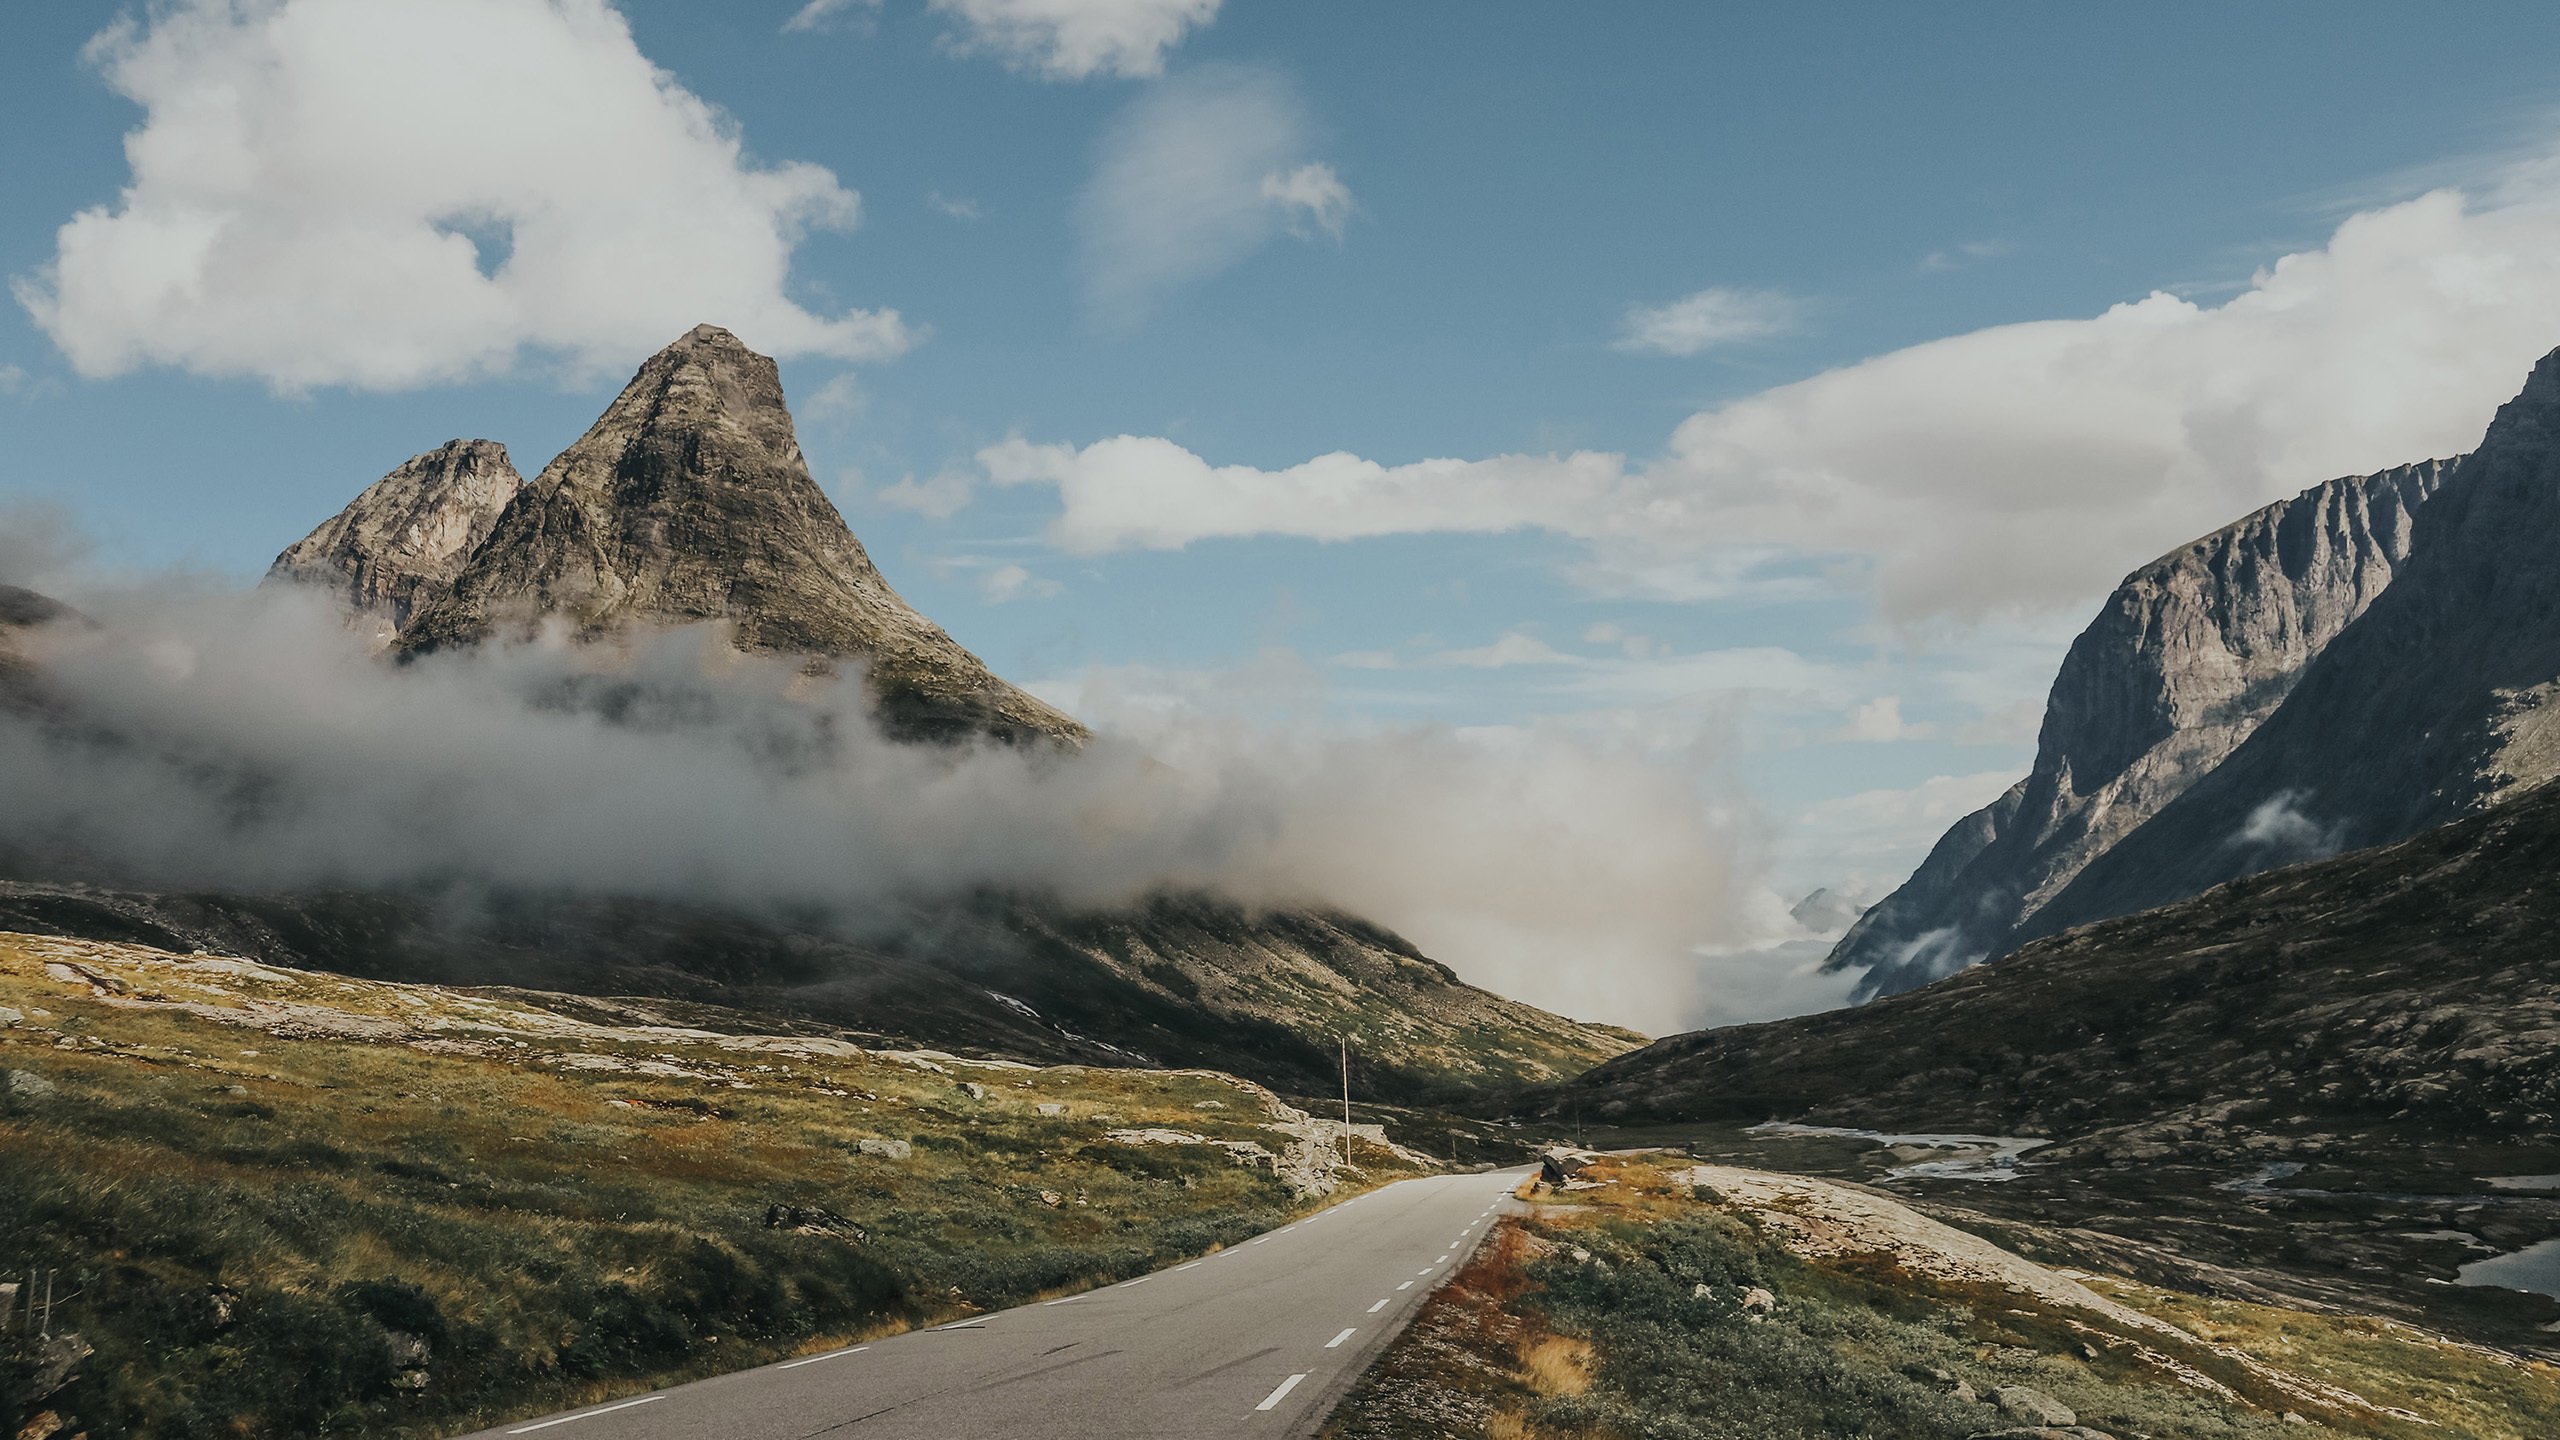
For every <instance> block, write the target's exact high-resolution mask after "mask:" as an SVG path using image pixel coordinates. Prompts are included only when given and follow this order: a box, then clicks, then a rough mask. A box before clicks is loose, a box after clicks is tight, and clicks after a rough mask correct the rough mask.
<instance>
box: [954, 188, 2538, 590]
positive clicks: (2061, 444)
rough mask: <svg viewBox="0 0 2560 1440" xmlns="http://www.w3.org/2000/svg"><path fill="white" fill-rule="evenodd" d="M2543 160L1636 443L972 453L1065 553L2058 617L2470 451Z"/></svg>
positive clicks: (1656, 324) (2507, 331)
mask: <svg viewBox="0 0 2560 1440" xmlns="http://www.w3.org/2000/svg"><path fill="white" fill-rule="evenodd" d="M2554 169H2555V167H2550V166H2545V167H2540V168H2535V169H2526V170H2523V171H2521V172H2520V173H2519V176H2518V177H2517V178H2516V179H2514V180H2512V181H2511V182H2510V183H2507V184H2505V185H2502V186H2500V187H2498V188H2497V189H2495V190H2494V191H2492V192H2490V194H2489V198H2488V199H2487V200H2486V201H2485V202H2482V203H2477V204H2475V203H2473V202H2472V201H2470V200H2468V199H2466V197H2465V196H2464V195H2463V194H2462V193H2460V192H2457V191H2453V190H2441V191H2437V192H2434V193H2430V194H2427V195H2424V196H2421V197H2418V198H2416V199H2413V200H2409V201H2406V202H2403V203H2399V204H2394V205H2389V206H2385V207H2381V208H2377V209H2373V210H2369V211H2366V212H2363V213H2359V214H2356V215H2354V216H2351V217H2350V218H2348V219H2347V220H2346V221H2344V222H2343V223H2342V224H2341V225H2339V227H2338V228H2337V230H2336V231H2335V233H2334V234H2332V235H2331V236H2330V238H2329V240H2328V242H2327V244H2325V245H2324V246H2322V247H2321V248H2319V249H2316V250H2308V251H2304V252H2301V253H2299V254H2293V255H2288V256H2286V257H2284V258H2283V259H2281V260H2279V261H2277V262H2276V263H2275V264H2273V265H2271V266H2269V267H2267V268H2266V269H2265V270H2263V271H2261V272H2259V273H2258V274H2257V275H2255V276H2254V277H2252V279H2251V280H2250V282H2249V283H2248V285H2247V286H2246V287H2245V288H2244V289H2242V290H2241V291H2240V292H2239V293H2237V294H2235V295H2233V296H2231V297H2230V298H2228V299H2226V300H2224V301H2222V302H2220V303H2218V304H2202V303H2198V302H2196V301H2192V300H2188V299H2183V298H2180V297H2178V296H2175V295H2170V294H2166V293H2154V294H2152V295H2150V296H2147V297H2145V298H2143V299H2141V300H2137V301H2132V302H2129V303H2125V304H2121V305H2116V306H2113V307H2111V308H2109V309H2108V310H2106V311H2105V312H2103V313H2101V314H2098V315H2095V316H2090V317H2087V318H2083V319H2071V320H2050V321H2039V322H2033V323H2027V324H2015V325H2002V326H1995V327H1992V328H1990V329H1985V330H1979V331H1975V332H1972V333H1970V334H1964V335H1958V336H1954V337H1951V338H1948V339H1944V340H1937V341H1932V342H1929V343H1927V344H1922V345H1916V346H1912V347H1910V348H1907V349H1903V350H1897V351H1893V352H1891V353H1888V354H1885V355H1881V356H1877V357H1875V358H1873V359H1870V360H1867V361H1864V362H1861V363H1859V364H1855V365H1850V366H1846V367H1843V368H1841V369H1837V370H1832V371H1828V372H1825V373H1823V374H1819V375H1816V376H1813V377H1811V378H1809V379H1806V380H1802V381H1799V382H1796V383H1793V384H1789V385H1782V386H1779V387H1777V388H1775V389H1772V390H1768V391H1765V392H1762V393H1759V394H1756V395H1752V396H1749V397H1747V398H1744V399H1740V400H1736V401H1733V402H1731V403H1729V404H1724V405H1720V406H1717V407H1715V408H1713V409H1709V410H1705V411H1702V412H1700V413H1698V414H1695V415H1692V416H1691V417H1689V418H1688V419H1687V420H1686V421H1684V422H1682V423H1681V424H1680V425H1679V427H1678V428H1677V429H1676V430H1675V431H1674V432H1673V434H1672V435H1671V436H1670V438H1669V440H1668V442H1667V443H1666V445H1665V446H1664V447H1663V449H1662V450H1661V451H1660V452H1659V453H1658V454H1657V455H1655V456H1654V457H1653V458H1651V459H1649V460H1632V459H1630V458H1628V457H1626V456H1623V455H1618V454H1611V453H1600V452H1582V453H1576V454H1571V455H1552V454H1549V455H1534V454H1527V455H1498V456H1494V457H1491V458H1433V459H1424V460H1417V461H1411V462H1406V463H1399V464H1384V463H1380V462H1378V461H1374V460H1370V459H1365V458H1362V457H1359V456H1355V455H1349V454H1341V453H1335V454H1327V455H1321V456H1318V457H1316V458H1315V459H1312V460H1309V461H1307V462H1305V463H1303V464H1300V465H1296V466H1291V467H1288V468H1285V469H1278V470H1261V469H1255V468H1251V467H1246V466H1235V465H1219V464H1215V463H1213V462H1211V461H1210V460H1207V459H1205V458H1203V457H1201V456H1198V455H1195V454H1193V453H1192V452H1190V451H1188V450H1185V449H1183V448H1182V447H1181V446H1179V445H1176V444H1174V443H1173V442H1172V441H1169V440H1163V439H1156V438H1148V437H1138V436H1119V437H1115V438H1111V439H1106V440H1102V441H1100V442H1097V443H1094V444H1089V445H1084V446H1081V447H1077V446H1068V445H1054V444H1035V443H1029V442H1024V441H1015V442H1009V443H1007V444H1004V445H999V446H995V447H992V448H990V449H989V450H987V451H986V452H985V453H984V454H983V455H982V456H981V457H980V460H981V464H982V465H983V467H984V468H985V469H986V471H987V473H988V475H989V477H990V478H991V479H994V480H996V481H998V482H1001V483H1011V484H1035V483H1036V484H1046V485H1051V486H1054V487H1056V489H1057V491H1058V496H1059V501H1060V511H1059V514H1058V516H1057V518H1056V521H1055V522H1054V524H1053V525H1052V526H1051V527H1050V530H1049V534H1050V538H1051V540H1052V541H1053V542H1054V543H1055V544H1056V545H1058V546H1059V547H1060V548H1062V549H1066V550H1070V551H1074V552H1078V553H1094V552H1099V551H1108V550H1118V549H1132V548H1150V549H1175V548H1180V547H1182V546H1185V545H1189V544H1193V543H1196V542H1199V541H1204V540H1214V539H1221V538H1234V537H1242V536H1248V535H1290V536H1301V537H1306V538H1312V539H1319V540H1350V539H1358V538H1363V537H1369V536H1383V535H1405V534H1418V533H1425V532H1450V533H1476V534H1482V533H1494V532H1500V531H1508V530H1541V531H1546V532H1550V533H1553V534H1556V535H1560V536H1564V537H1568V538H1570V539H1573V540H1576V541H1579V542H1581V543H1582V544H1583V545H1584V546H1585V547H1586V550H1587V561H1586V563H1584V564H1583V565H1582V566H1581V567H1580V568H1579V569H1578V570H1577V572H1576V573H1577V575H1578V576H1579V577H1580V578H1581V579H1582V580H1584V581H1585V582H1586V583H1587V584H1588V585H1589V586H1590V587H1591V588H1593V589H1596V590H1601V591H1609V592H1616V593H1631V594H1643V595H1652V596H1657V597H1662V598H1696V597H1699V596H1703V595H1711V594H1718V593H1725V592H1728V591H1730V590H1732V589H1734V588H1736V586H1738V585H1742V584H1747V583H1750V582H1751V581H1752V579H1753V577H1754V576H1755V574H1758V573H1761V571H1762V570H1763V568H1764V567H1765V566H1766V565H1767V564H1768V563H1769V562H1771V561H1773V560H1774V561H1778V562H1792V563H1794V564H1796V565H1798V566H1799V567H1801V566H1802V564H1803V563H1805V562H1806V561H1807V560H1813V561H1819V562H1822V563H1825V564H1827V565H1829V566H1831V567H1832V568H1833V570H1834V573H1848V574H1852V575H1856V576H1860V577H1863V579H1862V581H1861V582H1860V583H1864V584H1869V585H1872V587H1873V588H1874V590H1875V592H1876V594H1877V596H1878V598H1879V600H1880V602H1881V605H1882V609H1883V613H1884V616H1885V619H1886V620H1887V622H1888V623H1889V624H1893V625H1896V626H1904V627H1918V626H1925V625H1930V624H1933V623H1937V622H1945V621H1953V622H1956V623H1961V624H1969V623H1973V622H1977V621H1980V620H1983V619H1986V618H1990V617H1995V616H2001V615H2012V616H2031V615H2048V614H2052V613H2055V612H2057V611H2071V610H2076V609H2079V608H2081V607H2083V606H2085V605H2086V604H2088V603H2089V602H2090V600H2091V599H2092V597H2094V596H2095V595H2097V594H2099V593H2102V592H2103V591H2104V590H2105V589H2106V588H2107V587H2108V586H2109V585H2111V584H2112V583H2114V582H2115V580H2116V579H2117V578H2118V577H2120V576H2121V575H2123V574H2124V573H2125V572H2127V571H2128V570H2130V569H2132V568H2133V567H2134V566H2136V565H2138V564H2140V563H2142V562H2143V561H2145V560H2148V559H2150V558H2151V557H2153V556H2155V555H2157V554H2160V553H2163V552H2165V551H2167V550H2169V549H2171V548H2173V547H2175V546H2177V545H2179V544H2183V543H2185V542H2186V541H2188V540H2190V539H2192V538H2194V537H2195V536H2196V535H2198V534H2202V533H2204V532H2205V531H2208V530H2210V529H2212V528H2214V527H2215V526H2218V525H2221V524H2224V523H2227V522H2228V521H2229V520H2230V519H2231V517H2233V516H2235V515H2239V514H2242V513H2245V512H2247V511H2249V510H2252V509H2254V508H2256V507H2258V506H2260V505H2263V504H2265V503H2267V502H2269V501H2271V500H2273V499H2275V498H2278V497H2280V496H2282V495H2286V494H2290V493H2293V492H2295V491H2298V490H2300V489H2303V488H2305V487H2307V486H2310V485H2313V484H2316V483H2319V482H2321V481H2323V480H2327V479H2330V478H2333V477H2335V476H2338V475H2346V474H2361V473H2367V472H2370V471H2373V470H2377V469H2380V468H2383V467H2385V466H2389V465H2394V464H2400V463H2404V462H2407V461H2412V460H2417V459H2423V458H2427V457H2430V456H2443V455H2450V454H2454V453H2458V452H2460V451H2462V450H2465V449H2467V448H2469V447H2470V446H2471V445H2472V444H2474V443H2476V441H2477V440H2478V438H2479V435H2480V432H2481V430H2482V429H2483V428H2484V427H2485V425H2486V424H2487V422H2488V419H2489V416H2490V414H2491V412H2492V411H2493V410H2494V409H2495V408H2496V407H2497V405H2498V404H2500V403H2501V402H2503V401H2504V400H2506V399H2507V398H2508V397H2509V396H2510V395H2512V394H2513V393H2514V392H2515V390H2516V388H2517V386H2518V385H2519V384H2520V383H2521V382H2522V380H2523V378H2524V375H2525V373H2526V371H2527V370H2528V369H2530V368H2531V366H2532V364H2533V362H2534V360H2535V359H2536V358H2537V357H2538V356H2540V355H2541V354H2542V353H2544V352H2545V351H2546V350H2548V349H2550V348H2551V347H2552V346H2553V345H2554V344H2555V343H2560V174H2555V173H2554ZM1176 228H1177V229H1178V228H1179V227H1176ZM1218 253H1220V254H1224V253H1226V252H1225V251H1223V250H1221V251H1219V252H1218ZM1159 268H1161V267H1159ZM1707 293H1710V294H1712V293H1714V292H1707ZM1691 298H1692V300H1695V299H1697V298H1698V297H1691ZM1688 303H1689V302H1686V301H1684V302H1681V305H1680V306H1673V307H1668V308H1667V309H1666V310H1665V311H1664V312H1661V313H1660V314H1658V315H1655V316H1648V317H1645V318H1644V319H1643V321H1642V323H1641V324H1640V325H1638V327H1637V328H1636V329H1634V330H1632V331H1631V332H1630V335H1631V337H1632V336H1639V335H1641V336H1646V337H1649V338H1647V339H1646V340H1644V341H1643V342H1642V343H1643V344H1645V345H1646V346H1647V347H1649V348H1657V349H1674V350H1676V349H1678V348H1680V347H1682V346H1685V345H1688V344H1691V343H1692V342H1696V343H1699V344H1701V345H1703V344H1704V343H1706V340H1707V339H1708V338H1709V337H1711V336H1712V335H1713V334H1714V333H1715V332H1716V330H1717V327H1718V325H1719V324H1721V325H1724V326H1725V328H1726V329H1727V330H1728V331H1729V330H1730V328H1731V326H1730V323H1729V317H1728V318H1727V319H1725V320H1719V319H1718V315H1717V307H1716V306H1714V305H1707V306H1702V307H1700V308H1699V309H1698V310H1697V312H1695V313H1694V314H1691V313H1688V312H1684V311H1683V310H1682V308H1681V307H1682V306H1686V305H1687V304H1688ZM1843 564H1845V566H1846V570H1845V572H1843V571H1842V570H1841V567H1842V566H1843Z"/></svg>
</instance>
